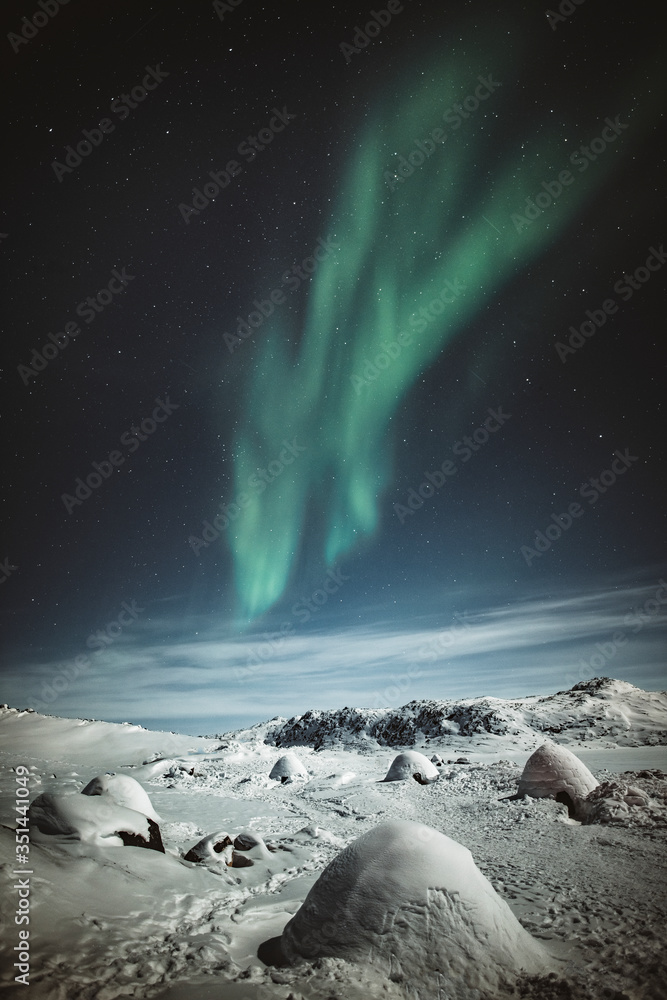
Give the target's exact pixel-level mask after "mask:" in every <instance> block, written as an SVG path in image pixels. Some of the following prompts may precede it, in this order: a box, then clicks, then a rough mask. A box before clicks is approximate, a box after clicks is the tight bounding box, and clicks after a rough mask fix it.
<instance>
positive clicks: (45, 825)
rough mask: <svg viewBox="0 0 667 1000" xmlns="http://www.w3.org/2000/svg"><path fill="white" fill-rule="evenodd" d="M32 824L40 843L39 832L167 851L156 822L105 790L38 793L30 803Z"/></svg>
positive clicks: (106, 844) (104, 845) (107, 844)
mask: <svg viewBox="0 0 667 1000" xmlns="http://www.w3.org/2000/svg"><path fill="white" fill-rule="evenodd" d="M30 827H31V830H30V836H31V839H34V840H36V841H37V842H41V843H44V840H43V839H41V838H40V837H39V834H46V835H47V836H54V835H60V836H62V837H64V838H66V839H68V840H79V841H81V842H82V843H85V844H97V845H99V846H101V847H123V846H128V847H151V848H153V849H154V850H157V851H161V852H162V853H164V847H163V846H162V839H161V837H160V831H159V829H158V827H157V824H155V823H154V822H153V821H152V820H150V819H149V818H148V817H147V816H144V815H143V814H142V813H140V812H137V811H136V810H134V809H126V808H125V807H124V806H120V805H118V803H117V802H114V800H113V799H112V798H111V796H109V795H107V794H106V793H104V794H101V795H97V796H95V797H91V796H88V795H50V794H48V793H45V794H43V795H38V796H37V798H36V799H35V800H34V801H33V802H32V803H31V805H30Z"/></svg>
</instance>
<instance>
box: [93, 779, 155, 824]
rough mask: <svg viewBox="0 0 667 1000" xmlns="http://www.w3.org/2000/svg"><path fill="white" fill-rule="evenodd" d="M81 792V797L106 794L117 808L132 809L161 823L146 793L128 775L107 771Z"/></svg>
mask: <svg viewBox="0 0 667 1000" xmlns="http://www.w3.org/2000/svg"><path fill="white" fill-rule="evenodd" d="M81 792H82V794H83V795H102V794H104V793H105V792H106V793H107V794H108V795H109V796H110V797H111V798H112V799H113V801H114V802H117V803H118V805H119V806H125V808H126V809H134V811H135V812H139V813H141V814H142V815H143V816H148V818H149V819H152V820H153V822H154V823H161V822H162V820H161V818H160V816H158V814H157V813H156V812H155V809H153V806H152V805H151V800H150V799H149V797H148V792H147V791H146V790H145V788H143V786H142V785H140V784H139V782H138V781H137V780H136V778H132V777H130V775H129V774H115V773H114V772H112V771H108V772H107V773H106V774H100V775H98V776H97V777H96V778H93V779H92V780H91V781H89V782H88V784H87V785H86V787H85V788H82V789H81Z"/></svg>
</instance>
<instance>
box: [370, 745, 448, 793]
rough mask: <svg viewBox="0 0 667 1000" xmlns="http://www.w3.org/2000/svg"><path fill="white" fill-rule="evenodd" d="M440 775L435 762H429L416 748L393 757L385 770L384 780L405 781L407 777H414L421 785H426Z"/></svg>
mask: <svg viewBox="0 0 667 1000" xmlns="http://www.w3.org/2000/svg"><path fill="white" fill-rule="evenodd" d="M439 777H440V772H439V771H438V769H437V767H436V766H435V764H433V763H431V761H430V760H429V759H428V757H425V756H424V754H423V753H418V752H417V750H406V751H405V752H404V753H399V755H398V757H394V760H393V761H392V765H391V767H390V768H389V770H388V771H387V774H386V776H385V778H384V779H383V780H384V781H406V780H407V779H408V778H415V779H416V780H417V781H419V782H420V783H421V784H422V785H428V784H430V782H431V781H437V780H438V778H439Z"/></svg>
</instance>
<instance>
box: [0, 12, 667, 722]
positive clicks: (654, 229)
mask: <svg viewBox="0 0 667 1000" xmlns="http://www.w3.org/2000/svg"><path fill="white" fill-rule="evenodd" d="M14 6H15V5H13V3H10V4H9V7H8V8H7V11H6V12H5V17H6V21H7V27H6V32H5V37H7V35H8V34H9V33H10V32H14V33H15V34H16V33H17V32H19V31H20V26H21V24H22V23H23V22H22V20H21V19H22V18H24V17H25V16H26V11H25V10H24V9H23V8H21V9H20V10H19V9H18V7H17V8H16V10H15V11H14V9H13V8H14ZM223 8H224V9H223ZM227 8H229V9H227ZM398 8H400V9H398ZM378 10H379V9H378ZM657 17H658V15H656V14H655V12H653V11H651V10H649V9H646V10H644V9H643V8H637V9H624V10H623V11H621V12H617V13H615V14H614V16H613V17H612V16H611V15H609V16H608V15H607V13H606V12H605V13H604V15H602V14H601V13H600V11H599V8H597V7H596V6H595V5H594V4H593V3H592V0H586V3H582V4H578V5H574V6H573V10H572V12H571V14H570V15H568V16H567V17H565V18H564V20H561V19H560V17H559V18H557V19H554V18H553V17H547V16H546V15H545V12H544V11H543V10H540V9H537V8H535V9H533V8H528V9H524V5H517V6H515V7H512V8H511V9H510V8H508V7H507V5H497V6H496V5H494V4H492V3H482V4H480V5H464V6H463V7H452V6H447V5H446V4H445V5H443V4H442V3H435V2H430V0H421V2H420V0H410V2H408V0H405V2H404V3H402V4H399V3H397V2H394V3H393V12H392V17H391V18H390V19H389V20H387V18H386V17H384V16H380V17H379V20H378V19H377V18H376V19H375V20H376V22H377V24H378V25H379V26H380V27H379V28H378V30H377V31H376V30H375V28H371V29H369V31H368V32H366V30H365V26H366V25H367V24H369V23H370V22H371V20H372V15H371V13H370V11H369V8H367V7H363V6H360V5H359V4H358V3H357V4H353V3H349V2H344V3H341V4H336V5H334V6H333V7H330V8H326V9H325V8H323V7H319V6H317V5H311V4H308V3H306V2H305V0H289V2H288V3H286V4H283V5H280V8H279V9H278V8H277V7H275V8H274V7H271V6H269V5H264V6H262V5H261V4H258V3H256V2H254V0H241V2H239V3H237V4H235V5H234V4H229V5H219V7H218V8H216V6H215V5H214V4H212V3H209V2H205V3H203V4H201V5H196V6H195V7H188V8H185V7H184V6H183V5H181V4H180V3H178V2H176V0H173V2H172V0H166V2H165V3H164V4H162V5H160V7H159V9H158V8H154V7H153V6H152V5H151V4H150V3H149V2H148V0H140V2H139V4H138V5H136V4H135V5H129V4H123V3H122V2H121V3H120V5H115V6H114V7H113V8H109V9H107V8H106V7H105V6H104V5H102V7H99V6H95V7H91V6H90V5H88V6H86V5H83V6H82V5H80V4H79V5H75V4H74V3H71V4H65V5H62V9H60V10H59V12H58V16H57V17H54V18H52V19H51V20H49V22H48V24H46V25H45V26H44V27H40V29H39V31H37V32H36V33H35V35H34V36H32V37H31V38H29V39H24V42H25V44H24V42H23V41H22V42H21V43H20V44H18V43H17V44H18V47H16V46H14V47H13V46H12V45H11V43H7V56H8V57H11V59H9V62H8V65H7V67H6V71H5V83H6V93H7V100H8V107H9V108H10V115H9V119H10V120H9V123H8V126H7V132H8V135H7V142H6V148H7V150H8V152H7V154H6V160H7V163H6V166H7V171H8V177H9V180H8V184H7V189H6V190H7V198H6V204H5V209H4V214H3V219H2V222H1V223H0V231H1V232H0V249H1V250H2V254H3V262H4V267H5V273H6V275H7V279H8V280H7V290H6V295H5V300H4V303H5V330H4V333H5V337H4V341H3V342H4V344H5V348H6V353H7V360H6V363H5V365H4V367H3V369H2V372H1V373H0V374H1V375H2V378H3V379H4V383H3V401H4V403H5V409H6V413H7V418H6V427H7V430H6V439H7V441H8V442H9V444H10V448H9V451H10V455H9V459H8V462H7V465H6V469H5V476H4V477H3V487H2V494H1V497H2V501H3V504H4V507H3V510H4V511H5V512H6V516H5V518H4V524H5V529H6V530H5V535H4V541H3V546H4V547H3V548H2V549H0V563H1V564H2V569H3V572H2V575H1V576H0V582H2V598H3V612H2V613H3V626H4V633H5V636H6V639H5V642H6V655H5V657H4V661H5V663H6V664H7V666H6V669H5V680H6V685H5V693H4V694H3V695H2V698H3V699H4V700H6V701H7V702H8V703H10V704H14V705H22V704H28V702H29V701H31V702H33V703H34V704H41V705H42V707H43V705H44V704H45V703H47V704H48V705H49V706H50V709H49V710H50V711H52V712H53V713H55V714H61V715H66V716H75V717H82V718H87V717H89V716H91V715H96V716H98V717H102V718H106V719H109V720H115V719H120V721H124V720H125V719H128V720H132V721H141V722H142V723H144V722H146V721H148V720H155V719H160V720H163V722H164V724H165V725H167V726H168V727H169V726H170V725H176V724H177V723H176V719H177V718H178V719H182V718H189V719H192V720H193V721H192V723H191V726H192V727H193V728H197V727H198V726H199V725H200V723H198V722H197V721H196V720H197V719H202V718H204V717H206V718H207V719H209V720H210V719H216V720H220V719H224V720H225V721H215V723H207V724H206V727H207V728H206V729H205V730H204V731H211V726H214V727H215V729H216V731H221V729H222V728H223V726H225V725H228V726H229V728H232V727H233V724H234V723H235V722H237V721H248V720H253V721H257V720H258V719H260V718H265V717H267V716H270V715H274V714H276V713H281V714H284V715H292V714H294V713H295V712H299V711H305V710H306V709H308V708H313V707H322V708H326V707H340V706H342V705H352V704H357V705H363V704H366V703H373V704H379V703H380V702H381V701H382V699H383V698H385V699H386V698H388V697H389V695H387V692H388V691H394V690H397V691H400V697H401V698H403V699H404V700H405V701H408V700H410V699H412V698H427V697H445V696H449V695H451V694H453V693H456V694H458V695H461V696H464V695H471V696H472V695H476V694H480V695H482V694H483V695H494V694H497V695H499V696H512V695H513V694H517V695H520V694H525V693H526V691H527V690H529V689H530V690H533V691H539V690H544V691H553V690H556V689H557V688H558V687H559V686H560V687H565V686H566V684H568V683H570V682H572V678H574V679H581V675H580V672H581V671H582V670H589V667H590V664H591V662H592V658H593V657H594V656H595V651H596V648H597V647H596V643H599V644H600V645H601V646H602V647H604V648H607V646H608V644H609V641H610V640H609V638H608V636H609V635H610V634H611V635H613V633H614V630H615V628H616V627H617V624H618V621H620V622H621V623H622V622H623V620H624V616H626V615H633V614H636V613H638V612H637V609H639V610H640V611H641V609H642V608H644V607H645V606H646V603H647V602H648V601H653V600H654V598H653V596H652V595H654V594H655V593H657V592H658V588H659V586H660V584H659V581H660V580H662V579H665V574H666V572H667V561H666V559H665V555H664V552H663V549H662V546H663V543H664V538H665V537H667V532H666V531H665V527H666V525H665V515H664V511H663V508H662V505H661V503H660V497H661V495H662V494H661V491H662V483H663V480H664V469H663V463H664V448H663V442H662V438H663V427H664V410H663V407H664V402H663V395H664V392H663V386H662V380H661V378H660V374H661V363H662V362H661V348H662V343H663V339H664V338H663V326H664V322H663V312H664V310H663V305H662V303H663V300H664V288H665V284H664V282H665V276H666V275H667V268H665V267H664V262H665V259H666V255H665V249H664V244H665V233H664V230H663V228H662V223H661V221H660V208H661V206H662V203H663V199H664V194H663V187H664V179H663V178H664V154H663V152H662V145H661V131H660V130H661V127H662V117H661V116H662V107H663V104H664V95H665V81H664V71H663V65H662V64H663V61H664V60H663V49H664V46H663V43H662V37H663V35H662V27H661V25H660V24H658V23H657ZM362 35H364V36H365V38H366V41H365V42H364V37H362ZM355 39H357V41H355ZM362 43H363V44H362ZM150 67H153V70H154V73H155V74H159V76H160V79H161V80H163V83H160V85H159V86H157V85H156V86H155V88H154V90H153V91H151V92H150V94H149V93H148V91H147V90H146V88H143V90H146V95H145V99H144V94H143V90H142V89H140V82H141V81H142V80H144V79H145V78H146V76H147V73H148V68H150ZM152 79H155V76H154V77H153V78H152ZM141 86H143V85H141ZM133 94H134V96H132V95H133ZM121 95H129V100H130V101H131V102H132V104H128V103H127V102H125V100H124V96H121ZM119 101H123V104H124V106H125V107H126V108H127V109H128V112H129V113H128V114H127V115H125V116H123V117H122V121H121V116H120V115H114V114H112V117H113V118H114V120H116V121H117V125H116V126H115V127H114V128H113V129H112V130H109V129H108V127H107V128H105V129H102V126H101V123H102V122H103V121H105V120H110V119H109V117H108V116H109V114H110V109H113V108H114V107H116V108H117V107H118V106H119V105H118V102H119ZM132 105H135V106H132ZM281 126H282V127H281ZM86 135H88V136H92V137H93V138H92V141H91V142H90V145H91V149H88V148H87V147H84V146H82V150H83V154H82V155H81V156H80V160H81V162H80V163H78V164H76V166H74V167H72V168H71V169H68V170H67V171H64V170H58V171H57V172H55V171H54V169H53V164H54V163H59V164H64V163H65V160H64V157H65V155H66V153H65V151H66V150H68V148H72V149H74V150H76V149H77V148H78V146H79V145H80V144H81V143H82V142H84V141H85V142H88V140H87V139H85V136H86ZM99 135H103V140H100V141H99V143H97V139H98V138H99ZM94 143H97V144H94ZM76 155H77V156H78V155H79V154H76ZM71 162H74V160H73V158H71ZM216 178H217V180H216ZM112 274H116V275H120V276H123V275H126V276H127V280H129V281H130V284H129V286H128V288H127V289H126V293H125V292H123V294H117V293H114V292H113V289H112V290H111V291H109V290H108V283H109V276H110V275H112ZM130 276H131V278H130ZM114 288H116V285H115V284H114ZM85 302H88V303H89V304H90V303H91V302H93V303H97V305H96V308H95V311H94V315H95V318H94V322H93V321H91V322H85V323H81V324H79V326H78V327H76V331H75V329H74V327H75V326H76V325H75V324H73V323H72V317H73V316H74V317H76V315H77V314H78V315H81V313H80V312H79V307H80V306H81V304H82V303H85ZM98 307H99V309H98ZM91 315H92V312H91ZM67 337H69V340H68V339H66V338H67ZM43 349H44V350H43ZM54 352H55V353H54ZM38 354H41V356H42V361H41V362H38V359H37V355H38ZM33 362H34V364H33ZM28 365H32V366H33V367H32V368H28ZM158 400H162V401H164V402H165V404H166V403H167V401H168V403H169V408H170V415H169V418H168V419H166V420H164V422H160V424H159V428H158V426H157V423H156V424H155V426H153V421H152V418H151V416H150V414H152V413H153V411H154V410H155V408H156V405H157V403H156V401H158ZM494 414H495V416H493V415H494ZM144 425H145V426H144ZM142 427H144V430H141V428H142ZM128 428H132V429H135V428H136V429H139V431H140V433H141V437H134V436H133V434H134V431H132V433H131V434H130V437H131V438H132V440H135V441H138V442H139V444H140V447H139V446H137V447H132V448H130V447H129V446H128V445H127V441H128V440H129V438H128V437H127V434H128ZM153 431H154V433H153ZM466 442H470V443H466ZM112 454H113V455H114V460H113V461H112V460H111V457H110V456H111V455H112ZM619 454H620V455H629V456H632V462H631V464H630V465H629V466H628V469H627V474H624V475H622V476H616V477H615V479H614V481H613V482H612V481H611V479H610V475H611V473H609V474H608V470H611V469H612V468H613V466H612V463H613V462H614V461H615V456H617V455H619ZM99 470H102V471H99ZM445 470H446V471H445ZM107 473H108V475H107ZM602 475H604V476H605V479H604V481H603V480H602V479H601V477H602ZM91 477H92V478H91ZM429 477H430V478H429ZM89 479H91V481H92V482H94V483H95V486H94V487H91V486H90V485H86V483H87V482H88V480H89ZM434 481H435V483H434ZM592 481H600V482H602V483H603V485H605V491H604V492H602V491H599V490H596V497H597V499H596V502H595V504H592V503H591V504H589V503H588V501H587V500H586V498H585V497H584V500H583V503H582V496H583V495H582V493H581V490H582V488H583V487H582V484H584V486H585V484H590V483H591V482H592ZM607 482H609V483H610V485H609V486H608V487H607V486H606V483H607ZM79 483H83V486H81V487H79V486H78V484H79ZM76 488H79V495H78V496H76V495H75V492H74V491H75V489H76ZM63 496H65V497H74V498H75V501H76V502H74V500H72V501H70V500H68V501H66V502H65V501H63V499H62V498H63ZM408 504H410V506H408ZM576 504H580V506H581V510H583V511H584V512H585V513H584V515H582V516H581V517H577V518H576V519H573V520H572V523H571V525H569V526H568V527H565V525H567V524H568V521H567V518H568V517H569V516H570V515H569V514H568V511H569V510H570V509H572V507H573V505H576ZM405 510H409V511H410V513H409V514H406V513H404V511H405ZM547 529H548V531H549V535H548V536H547V535H546V534H545V532H546V530H547ZM540 533H542V535H543V536H544V537H545V538H546V539H547V541H548V542H549V545H548V546H546V543H541V541H540V538H541V536H540ZM537 542H540V544H541V545H542V549H541V550H540V548H539V546H538V545H537ZM526 551H529V552H531V553H532V552H535V553H537V554H536V555H535V556H534V557H533V556H531V558H530V560H529V561H527V560H526V558H524V556H523V555H522V552H526ZM660 592H661V593H662V591H660ZM125 606H128V607H132V608H134V607H137V608H141V609H142V610H141V612H140V613H138V615H137V618H136V620H135V619H133V620H132V621H131V622H130V623H129V624H124V622H123V621H122V620H121V619H120V618H119V615H120V609H122V608H123V607H125ZM461 622H463V623H466V624H465V625H461ZM621 627H622V624H621ZM663 631H664V622H663V621H662V617H661V616H660V614H656V615H652V616H651V617H650V618H649V619H647V620H646V622H645V624H644V625H643V626H642V629H641V631H640V632H638V633H637V635H636V637H633V640H632V642H631V643H629V644H628V645H627V646H625V647H623V649H622V650H619V651H618V653H617V655H615V656H614V658H613V662H610V663H605V664H604V665H603V668H602V669H604V670H605V671H606V672H608V673H613V674H614V676H617V677H621V678H623V679H627V680H629V681H631V682H632V683H638V684H640V686H643V687H649V688H650V687H655V686H659V685H660V683H662V681H661V677H662V676H663V674H664V656H663V655H662V654H661V653H660V651H659V639H660V637H661V636H662V635H663ZM91 636H103V637H105V638H103V639H102V640H100V641H102V642H103V643H104V646H103V647H101V648H97V649H95V650H93V651H92V654H93V655H91V649H90V647H89V646H87V642H88V640H89V638H90V637H91ZM443 636H444V637H445V639H446V640H448V639H449V638H451V637H452V636H455V638H454V639H452V641H451V642H449V641H445V640H443V639H442V637H443ZM439 637H440V638H439ZM424 651H426V652H427V653H428V656H427V657H426V658H424V657H423V656H422V654H423V653H424ZM431 653H433V654H434V656H433V657H432V656H431ZM582 663H583V664H587V665H589V666H585V667H583V666H581V664H582ZM83 665H85V666H83ZM596 669H597V667H596ZM392 678H394V679H393V680H392ZM56 682H57V685H58V688H57V689H56V688H55V687H54V684H55V683H56ZM51 694H52V695H53V699H52V700H48V701H47V702H45V699H48V698H50V696H51ZM391 697H393V695H392V696H391ZM161 724H162V722H161V723H160V725H161ZM178 724H179V725H181V723H178ZM189 725H190V724H189ZM201 725H202V726H204V723H203V722H202V723H201Z"/></svg>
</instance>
